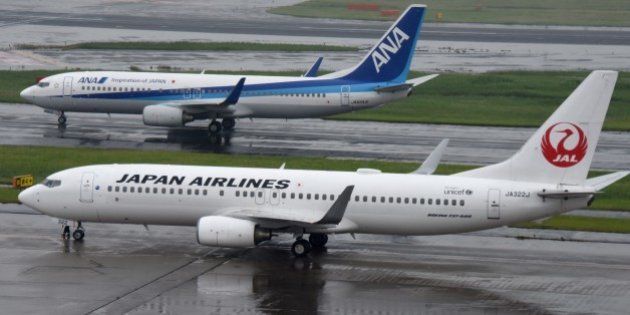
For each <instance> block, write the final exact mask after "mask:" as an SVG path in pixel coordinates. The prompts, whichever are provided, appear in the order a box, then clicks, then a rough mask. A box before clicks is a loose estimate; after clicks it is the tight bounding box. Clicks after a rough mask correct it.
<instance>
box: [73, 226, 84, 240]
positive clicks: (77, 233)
mask: <svg viewBox="0 0 630 315" xmlns="http://www.w3.org/2000/svg"><path fill="white" fill-rule="evenodd" d="M84 236H85V232H83V230H81V229H76V230H74V232H72V238H74V240H75V241H80V240H82V239H83V237H84Z"/></svg>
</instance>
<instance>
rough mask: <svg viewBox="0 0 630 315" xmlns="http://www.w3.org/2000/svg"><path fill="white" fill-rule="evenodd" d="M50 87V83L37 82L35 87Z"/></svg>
mask: <svg viewBox="0 0 630 315" xmlns="http://www.w3.org/2000/svg"><path fill="white" fill-rule="evenodd" d="M49 85H50V82H39V83H37V86H39V87H40V88H45V87H47V86H49Z"/></svg>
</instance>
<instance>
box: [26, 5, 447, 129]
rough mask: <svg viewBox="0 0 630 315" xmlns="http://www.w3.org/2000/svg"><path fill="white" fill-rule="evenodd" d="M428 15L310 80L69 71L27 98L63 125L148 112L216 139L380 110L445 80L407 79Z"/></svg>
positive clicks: (154, 122) (411, 14) (418, 11)
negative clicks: (244, 126)
mask: <svg viewBox="0 0 630 315" xmlns="http://www.w3.org/2000/svg"><path fill="white" fill-rule="evenodd" d="M424 12H425V6H424V5H412V6H410V7H409V8H407V10H406V11H405V12H404V13H403V14H402V15H401V16H400V18H399V19H398V20H397V21H396V22H395V23H394V24H393V25H392V27H391V28H390V29H389V30H388V31H387V32H386V33H385V35H383V37H382V38H381V39H380V40H379V41H378V42H377V43H376V45H375V46H374V47H373V48H372V49H371V50H370V51H369V53H368V54H367V55H366V56H365V57H364V58H363V60H362V61H361V62H360V63H359V64H358V65H356V66H355V67H353V68H351V69H346V70H342V71H338V72H334V73H330V74H327V75H322V76H319V77H314V75H315V73H316V72H317V68H318V67H319V64H320V63H321V59H319V60H318V61H317V62H316V63H315V64H314V65H313V68H311V70H309V71H308V72H307V73H306V74H305V75H304V76H302V77H286V76H242V75H223V74H205V73H201V74H183V73H180V74H176V73H156V72H119V71H90V72H68V73H62V74H57V75H53V76H50V77H47V78H44V79H42V80H41V81H39V82H38V83H37V84H36V85H33V86H31V87H29V88H27V89H25V90H24V91H22V92H21V94H20V95H21V97H22V98H23V99H24V100H26V101H27V102H30V103H33V104H35V105H38V106H40V107H43V108H44V109H46V110H47V111H51V112H55V113H57V114H58V115H59V120H58V121H59V124H60V125H61V126H64V125H65V123H66V116H65V112H94V113H126V114H142V117H143V121H144V123H145V124H146V125H151V126H166V127H179V126H184V125H185V124H186V123H188V122H190V121H193V120H205V119H210V120H211V123H210V124H209V127H208V128H209V130H210V132H213V133H216V132H219V131H221V130H222V129H226V130H227V129H232V128H233V127H234V125H235V118H245V117H248V118H258V117H261V118H307V117H322V116H328V115H333V114H339V113H344V112H349V111H355V110H360V109H366V108H372V107H377V106H381V105H383V104H385V103H388V102H391V101H394V100H398V99H401V98H405V97H407V96H408V95H409V94H410V93H411V91H412V89H413V87H415V86H417V85H419V84H422V83H424V82H426V81H428V80H430V79H432V78H434V77H436V76H437V75H429V76H424V77H420V78H415V79H411V80H407V76H408V74H409V66H410V64H411V59H412V57H413V53H414V50H415V47H416V41H417V39H418V37H419V35H420V26H421V24H422V20H423V17H424ZM220 120H221V121H220Z"/></svg>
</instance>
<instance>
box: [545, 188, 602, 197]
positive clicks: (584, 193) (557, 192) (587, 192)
mask: <svg viewBox="0 0 630 315" xmlns="http://www.w3.org/2000/svg"><path fill="white" fill-rule="evenodd" d="M597 193H598V192H597V191H595V190H592V189H590V188H589V189H583V188H581V187H579V186H578V187H576V188H575V189H569V188H565V189H554V190H548V189H543V190H542V191H541V192H539V193H538V196H540V197H543V198H551V199H571V198H584V197H588V196H591V195H594V194H597Z"/></svg>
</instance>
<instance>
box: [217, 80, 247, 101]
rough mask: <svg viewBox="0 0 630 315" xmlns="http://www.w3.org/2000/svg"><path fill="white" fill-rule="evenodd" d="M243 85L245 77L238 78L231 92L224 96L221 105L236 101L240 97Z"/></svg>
mask: <svg viewBox="0 0 630 315" xmlns="http://www.w3.org/2000/svg"><path fill="white" fill-rule="evenodd" d="M244 85H245V77H243V78H241V79H240V80H238V83H236V86H235V87H234V89H232V92H230V94H229V95H228V96H227V97H226V98H225V100H224V101H223V102H222V103H221V105H224V106H227V105H234V104H236V103H237V102H238V99H239V97H241V92H242V91H243V86H244Z"/></svg>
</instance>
